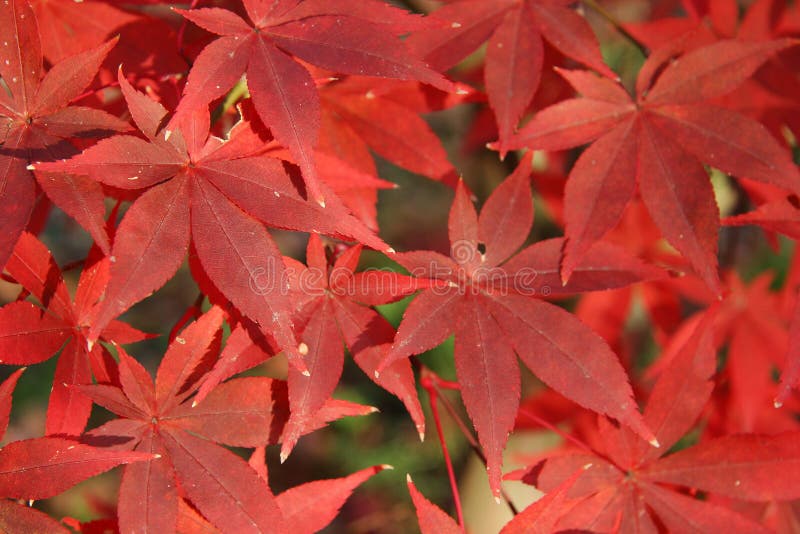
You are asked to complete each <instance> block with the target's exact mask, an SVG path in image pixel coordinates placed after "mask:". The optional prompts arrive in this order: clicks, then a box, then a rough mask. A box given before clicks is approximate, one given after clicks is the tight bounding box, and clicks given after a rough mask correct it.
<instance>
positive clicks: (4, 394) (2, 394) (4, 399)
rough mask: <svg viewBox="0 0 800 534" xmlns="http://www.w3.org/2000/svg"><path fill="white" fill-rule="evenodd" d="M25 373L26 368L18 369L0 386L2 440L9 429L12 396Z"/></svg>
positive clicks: (0, 433)
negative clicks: (18, 381)
mask: <svg viewBox="0 0 800 534" xmlns="http://www.w3.org/2000/svg"><path fill="white" fill-rule="evenodd" d="M24 371H25V368H22V369H17V370H16V371H14V372H13V373H12V374H11V376H9V377H8V378H6V379H5V380H4V381H3V383H2V384H0V439H2V438H3V436H4V435H5V433H6V430H7V429H8V417H9V415H11V394H12V393H14V388H15V387H16V386H17V380H19V377H20V376H21V375H22V373H23V372H24Z"/></svg>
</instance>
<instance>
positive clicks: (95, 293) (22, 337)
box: [0, 232, 149, 436]
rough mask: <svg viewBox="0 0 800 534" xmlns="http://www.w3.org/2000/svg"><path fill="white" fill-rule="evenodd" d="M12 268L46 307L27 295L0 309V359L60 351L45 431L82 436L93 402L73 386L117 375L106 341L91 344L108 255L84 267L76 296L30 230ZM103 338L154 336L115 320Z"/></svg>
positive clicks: (14, 361)
mask: <svg viewBox="0 0 800 534" xmlns="http://www.w3.org/2000/svg"><path fill="white" fill-rule="evenodd" d="M6 270H7V271H8V273H9V274H10V275H11V277H12V278H13V279H14V280H15V281H16V282H18V283H19V284H21V285H22V287H23V288H25V289H26V290H27V291H28V292H29V293H30V294H32V295H33V296H34V297H36V298H37V299H38V301H39V302H40V303H41V305H42V306H43V307H44V308H40V307H38V306H36V305H35V304H33V303H31V302H28V301H26V300H17V301H16V302H12V303H11V304H7V305H5V306H3V307H2V308H0V362H2V363H3V364H6V365H30V364H35V363H39V362H43V361H45V360H48V359H50V358H51V357H52V356H53V355H54V354H56V353H58V352H59V351H60V354H59V357H58V364H57V365H56V372H55V378H54V380H53V387H52V389H51V391H50V403H49V405H48V408H47V424H46V429H45V430H46V433H47V434H49V435H53V434H66V435H75V436H77V435H79V434H81V433H82V432H83V429H84V428H85V426H86V422H87V421H88V419H89V413H90V411H91V407H92V403H91V400H89V399H88V398H87V397H85V396H84V395H83V394H82V393H81V392H80V391H77V390H76V389H75V388H73V387H71V386H73V385H76V384H91V383H92V373H93V372H94V376H95V377H97V379H98V380H103V381H108V380H112V376H111V374H110V371H109V368H108V362H109V360H111V356H110V354H109V353H108V351H107V350H106V349H105V348H104V347H103V346H102V345H100V344H95V345H94V346H92V347H90V346H89V343H88V332H89V325H90V324H91V317H92V310H93V307H94V306H95V304H96V303H97V301H98V299H99V298H100V296H101V295H102V294H103V291H104V289H105V287H106V284H107V283H108V276H109V261H108V258H103V259H100V260H98V261H96V262H94V263H91V264H87V265H86V266H85V267H84V269H83V271H82V272H81V276H80V279H79V280H78V288H77V291H76V293H75V299H74V300H73V299H71V298H70V296H69V292H68V291H67V285H66V283H65V282H64V278H63V275H62V273H61V271H60V269H59V268H58V265H56V262H55V260H54V259H53V257H52V256H51V255H50V252H49V251H48V250H47V248H46V247H45V246H44V245H43V244H42V243H41V242H40V241H39V240H38V239H36V238H35V237H34V236H32V235H31V234H29V233H27V232H26V233H23V234H22V236H20V238H19V241H17V246H16V248H15V249H14V253H13V254H12V256H11V258H9V260H8V263H7V264H6ZM25 295H26V294H25V293H23V294H22V295H20V296H21V297H24V296H25ZM98 337H99V338H100V339H102V340H103V341H107V342H111V343H133V342H136V341H141V340H143V339H147V338H148V337H149V336H148V335H147V334H144V333H142V332H140V331H138V330H136V329H135V328H132V327H131V326H129V325H128V324H127V323H123V322H121V321H116V320H112V321H110V322H109V323H108V324H107V325H106V326H105V327H104V328H103V329H102V330H101V331H100V333H99V336H98Z"/></svg>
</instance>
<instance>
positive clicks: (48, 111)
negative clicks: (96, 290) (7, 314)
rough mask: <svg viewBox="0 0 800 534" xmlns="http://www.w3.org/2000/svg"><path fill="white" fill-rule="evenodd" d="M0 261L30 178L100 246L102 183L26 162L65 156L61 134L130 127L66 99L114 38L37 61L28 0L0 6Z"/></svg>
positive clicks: (26, 203)
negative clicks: (36, 170)
mask: <svg viewBox="0 0 800 534" xmlns="http://www.w3.org/2000/svg"><path fill="white" fill-rule="evenodd" d="M0 35H2V41H1V42H0V45H2V46H0V78H2V80H3V82H4V87H6V88H8V92H6V90H2V91H0V129H2V134H1V135H0V143H2V145H0V221H2V223H3V227H4V231H3V233H2V236H0V265H5V263H6V261H7V260H8V258H9V256H10V255H11V251H12V250H13V249H14V244H15V243H16V241H17V239H18V238H19V236H20V234H21V233H22V231H23V230H24V229H25V226H26V225H27V224H28V220H29V219H30V216H31V212H32V210H33V206H34V201H35V195H36V184H37V183H38V185H39V186H40V187H41V188H42V190H44V192H45V193H46V194H47V196H48V197H49V198H50V200H52V201H53V203H54V204H56V205H57V206H59V207H60V208H61V209H63V210H64V212H66V213H67V214H68V215H69V216H70V217H73V218H74V219H75V220H76V221H78V223H79V224H80V225H81V226H83V227H84V228H85V229H86V230H87V231H88V232H89V233H90V234H91V236H92V238H93V239H94V240H95V241H96V242H97V243H98V245H99V246H100V247H101V248H102V249H103V250H105V251H107V250H108V237H107V236H106V234H105V230H104V220H103V216H104V215H105V206H104V205H103V192H102V190H101V188H100V185H99V184H97V183H93V182H92V181H91V180H86V179H84V178H72V177H62V178H54V177H51V176H46V175H36V176H35V178H36V179H34V175H33V173H31V172H30V171H29V170H28V169H27V168H26V167H27V166H28V165H29V164H30V163H31V162H32V161H36V160H40V161H49V160H55V159H57V158H64V157H69V156H71V155H73V154H75V153H76V152H77V149H76V148H75V147H74V146H73V145H72V144H70V143H69V142H68V141H67V140H68V139H69V138H74V137H101V136H103V135H107V134H111V133H113V132H116V131H125V130H128V129H129V128H130V127H129V126H128V124H127V123H125V122H123V121H121V120H120V119H118V118H116V117H114V116H112V115H110V114H108V113H106V112H104V111H101V110H98V109H93V108H87V107H81V106H71V105H69V104H70V101H72V100H73V99H74V98H76V97H77V96H79V95H80V94H81V92H82V91H83V90H84V89H85V88H86V87H87V86H88V85H89V84H90V83H91V81H92V79H94V77H95V75H96V73H97V69H98V68H99V67H100V64H101V63H102V61H103V59H104V58H105V57H106V55H107V54H108V53H109V51H110V50H111V49H112V48H113V47H114V45H115V44H116V40H115V39H112V40H110V41H108V42H106V43H104V44H102V45H100V46H97V47H95V48H93V49H90V50H87V51H84V52H82V53H80V54H77V55H74V56H71V57H69V58H67V59H64V60H63V61H61V62H59V63H57V64H55V65H54V66H53V67H52V68H51V69H50V70H49V71H48V72H47V73H45V72H44V69H43V66H42V44H41V40H40V38H39V29H38V27H37V24H36V17H35V16H34V12H33V10H32V8H31V7H30V5H29V4H28V2H27V0H9V2H8V3H4V5H3V8H2V9H0Z"/></svg>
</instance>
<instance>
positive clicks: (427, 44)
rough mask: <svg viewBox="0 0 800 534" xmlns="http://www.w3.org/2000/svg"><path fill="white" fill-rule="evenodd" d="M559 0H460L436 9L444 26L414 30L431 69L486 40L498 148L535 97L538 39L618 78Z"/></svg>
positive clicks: (413, 40) (540, 61) (413, 39)
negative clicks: (544, 40)
mask: <svg viewBox="0 0 800 534" xmlns="http://www.w3.org/2000/svg"><path fill="white" fill-rule="evenodd" d="M570 3H571V2H566V1H563V0H521V1H520V0H499V1H495V2H485V1H482V0H461V1H459V2H451V3H449V4H447V5H445V6H443V7H442V8H441V9H439V10H437V11H435V12H434V13H433V14H432V15H431V18H435V19H440V20H442V21H443V22H444V23H446V24H442V26H444V28H436V29H430V30H427V31H420V32H414V33H413V34H412V35H411V36H410V37H409V39H408V43H409V46H410V47H411V48H412V49H413V50H415V51H416V52H418V53H419V54H420V55H421V56H422V57H423V58H425V60H426V61H428V62H429V63H430V64H431V65H432V66H433V67H434V68H438V69H441V70H446V69H449V68H450V67H453V66H454V65H455V64H456V63H458V62H459V61H460V60H462V59H464V58H465V57H466V56H467V55H468V54H469V53H470V52H472V51H474V50H475V49H476V48H477V47H478V46H480V45H481V44H482V43H483V42H485V41H486V42H487V47H486V65H485V67H484V78H485V86H486V92H487V94H488V97H489V105H490V106H491V107H492V109H493V110H494V113H495V117H496V120H497V126H498V129H499V136H500V142H499V146H500V151H501V153H502V154H505V152H506V150H507V149H508V148H509V147H508V145H507V141H508V140H509V139H510V138H511V136H512V134H513V133H514V130H515V129H516V127H517V124H518V123H519V120H520V118H522V115H523V113H524V112H525V110H526V109H527V108H528V105H529V104H530V103H531V101H532V100H533V96H534V94H535V93H536V90H537V89H538V87H539V82H540V80H541V76H542V67H543V65H544V45H543V41H542V38H544V39H546V40H547V41H548V42H549V43H550V44H552V45H553V46H554V47H556V48H557V49H558V50H559V51H561V52H562V53H563V54H564V55H565V56H567V57H570V58H572V59H575V60H577V61H579V62H581V63H583V64H584V65H586V66H588V67H591V68H593V69H595V70H597V71H598V72H600V73H602V74H604V75H605V76H609V77H611V78H614V79H616V78H617V76H616V74H614V72H613V71H612V70H611V69H609V68H608V67H607V66H606V64H605V63H603V58H602V56H601V55H600V46H599V44H598V42H597V38H596V37H595V36H594V33H593V32H592V29H591V27H590V26H589V24H588V23H587V22H586V21H585V20H584V19H583V17H581V16H580V15H578V14H577V13H575V11H573V10H572V9H570V8H569V7H567V6H568V4H570Z"/></svg>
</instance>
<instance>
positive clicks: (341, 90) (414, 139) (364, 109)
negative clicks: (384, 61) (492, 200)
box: [319, 76, 455, 180]
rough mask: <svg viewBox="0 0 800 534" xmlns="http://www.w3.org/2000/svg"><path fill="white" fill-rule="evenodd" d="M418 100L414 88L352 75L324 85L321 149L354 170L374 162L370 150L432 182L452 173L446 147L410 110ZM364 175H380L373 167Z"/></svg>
mask: <svg viewBox="0 0 800 534" xmlns="http://www.w3.org/2000/svg"><path fill="white" fill-rule="evenodd" d="M414 97H418V98H420V97H424V95H423V94H422V87H421V86H420V85H419V84H416V83H414V84H412V83H408V82H397V81H394V80H381V79H371V78H364V77H360V76H348V77H347V78H345V79H344V80H335V81H333V82H331V83H328V84H325V85H324V86H322V87H321V88H320V98H321V103H322V138H321V140H320V147H319V150H320V151H322V152H327V153H331V154H334V155H337V156H339V157H340V158H341V159H343V160H344V161H347V162H349V163H351V164H353V165H365V163H364V162H371V161H372V158H371V157H370V156H369V149H370V148H371V149H372V150H374V151H375V152H376V153H377V154H379V155H380V156H381V157H383V158H386V159H387V160H389V161H391V162H392V163H395V164H396V165H398V166H400V167H403V168H405V169H408V170H410V171H412V172H414V173H417V174H421V175H423V176H427V177H428V178H432V179H434V180H440V179H442V178H444V177H445V176H447V175H448V174H451V173H454V172H455V170H454V169H453V166H452V164H451V163H450V162H449V161H448V160H447V153H446V152H445V151H444V148H443V147H442V142H441V141H440V140H439V138H438V137H437V136H436V134H435V133H434V132H433V130H432V129H431V128H430V126H428V124H427V123H426V122H425V121H424V120H423V119H422V118H421V117H420V116H419V115H418V113H419V111H418V110H417V109H415V108H414V107H412V106H413V105H415V104H416V102H414V101H413V100H412V99H413V98H414ZM449 104H450V105H452V103H449ZM437 107H438V106H437ZM423 109H424V111H433V109H431V108H430V107H426V108H423ZM362 170H364V171H365V172H368V173H370V174H376V171H375V167H374V164H371V163H366V166H365V167H363V168H362Z"/></svg>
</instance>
